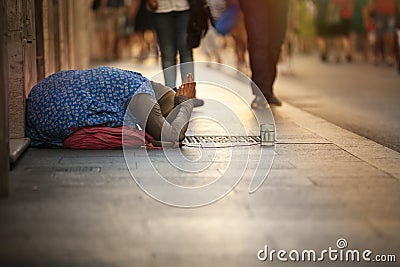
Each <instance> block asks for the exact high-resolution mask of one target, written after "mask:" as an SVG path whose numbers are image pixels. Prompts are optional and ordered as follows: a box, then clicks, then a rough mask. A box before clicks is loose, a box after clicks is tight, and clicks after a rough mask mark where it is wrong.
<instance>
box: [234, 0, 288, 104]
mask: <svg viewBox="0 0 400 267" xmlns="http://www.w3.org/2000/svg"><path fill="white" fill-rule="evenodd" d="M239 2H240V6H241V9H242V11H243V13H244V20H245V25H246V30H247V36H248V49H249V55H250V67H251V71H252V80H253V81H254V83H255V84H256V86H257V87H258V88H259V90H261V93H262V94H263V96H264V97H265V99H266V100H267V101H268V103H269V104H270V105H276V106H280V105H282V102H281V101H280V100H279V99H278V98H277V97H276V96H275V95H274V92H273V85H274V82H275V79H276V74H277V63H278V60H279V55H280V53H281V47H282V44H283V41H284V38H285V32H286V23H287V18H286V16H287V12H288V0H279V1H277V0H251V1H249V0H240V1H239ZM258 88H255V87H254V86H252V90H253V94H254V95H255V99H254V100H253V102H252V104H251V107H252V108H256V109H257V108H266V107H267V106H268V103H265V101H264V97H263V96H262V95H260V92H259V90H258Z"/></svg>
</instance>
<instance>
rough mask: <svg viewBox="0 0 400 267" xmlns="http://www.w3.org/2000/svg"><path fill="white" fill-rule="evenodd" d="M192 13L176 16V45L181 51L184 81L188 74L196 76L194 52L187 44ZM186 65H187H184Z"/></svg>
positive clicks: (186, 12) (181, 68)
mask: <svg viewBox="0 0 400 267" xmlns="http://www.w3.org/2000/svg"><path fill="white" fill-rule="evenodd" d="M189 17H190V11H182V12H177V13H176V16H175V31H176V36H175V38H176V44H177V47H178V51H179V59H180V63H181V65H180V70H181V78H182V81H183V80H184V78H185V77H186V75H187V74H189V73H192V74H193V75H194V67H193V51H192V49H191V48H190V47H189V46H188V45H187V44H186V37H187V26H188V24H189ZM183 63H185V64H183Z"/></svg>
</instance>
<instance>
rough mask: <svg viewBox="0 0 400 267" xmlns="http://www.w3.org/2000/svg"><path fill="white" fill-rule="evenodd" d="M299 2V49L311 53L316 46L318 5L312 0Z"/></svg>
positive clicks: (300, 0)
mask: <svg viewBox="0 0 400 267" xmlns="http://www.w3.org/2000/svg"><path fill="white" fill-rule="evenodd" d="M298 2H299V3H298V12H299V15H298V16H299V22H298V24H299V26H298V30H299V33H298V35H299V50H300V51H301V52H303V53H310V52H311V51H312V50H313V48H314V41H315V28H314V19H315V14H316V7H315V5H314V3H313V2H312V1H311V0H299V1H298Z"/></svg>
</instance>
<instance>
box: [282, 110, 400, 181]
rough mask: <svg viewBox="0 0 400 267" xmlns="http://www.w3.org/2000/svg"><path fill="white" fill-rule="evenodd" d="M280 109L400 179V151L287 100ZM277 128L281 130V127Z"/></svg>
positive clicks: (309, 128) (361, 158) (341, 146)
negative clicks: (313, 113)
mask: <svg viewBox="0 0 400 267" xmlns="http://www.w3.org/2000/svg"><path fill="white" fill-rule="evenodd" d="M279 109H280V112H282V113H284V114H285V115H287V116H289V117H290V118H292V119H293V122H294V123H296V124H297V125H299V126H300V127H302V128H304V129H307V130H309V131H311V132H313V133H315V134H317V135H319V136H321V137H322V138H324V139H326V140H328V141H329V142H332V143H333V144H335V145H336V146H338V147H339V148H341V149H343V150H345V151H346V152H348V153H350V154H352V155H353V156H355V157H357V158H359V159H360V160H362V161H365V162H367V163H368V164H370V165H372V166H374V167H375V168H377V169H379V170H381V171H384V172H386V173H388V174H389V175H391V176H392V177H394V178H396V179H398V180H400V153H398V152H396V151H394V150H392V149H390V148H387V147H385V146H383V145H380V144H378V143H376V142H374V141H372V140H369V139H367V138H365V137H362V136H360V135H357V134H355V133H353V132H350V131H348V130H346V129H343V128H341V127H339V126H337V125H335V124H333V123H330V122H328V121H326V120H324V119H322V118H320V117H317V116H315V115H312V114H311V113H309V112H306V111H304V110H302V109H299V108H297V107H294V106H292V105H290V104H288V103H286V102H285V103H284V104H283V105H282V107H279ZM277 130H278V131H279V128H278V129H277Z"/></svg>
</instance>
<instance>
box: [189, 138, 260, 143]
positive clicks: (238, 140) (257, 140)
mask: <svg viewBox="0 0 400 267" xmlns="http://www.w3.org/2000/svg"><path fill="white" fill-rule="evenodd" d="M260 142H261V138H260V137H259V136H186V138H185V140H183V144H198V145H201V144H242V145H256V144H259V143H260Z"/></svg>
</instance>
